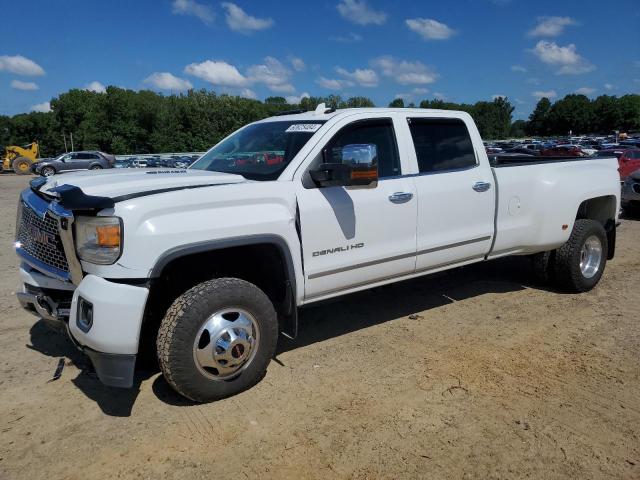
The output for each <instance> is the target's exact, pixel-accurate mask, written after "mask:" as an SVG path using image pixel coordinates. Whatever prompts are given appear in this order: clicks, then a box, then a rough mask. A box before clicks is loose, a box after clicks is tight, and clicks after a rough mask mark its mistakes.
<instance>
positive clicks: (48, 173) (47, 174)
mask: <svg viewBox="0 0 640 480" xmlns="http://www.w3.org/2000/svg"><path fill="white" fill-rule="evenodd" d="M40 173H41V174H42V175H43V176H45V177H50V176H51V175H55V174H56V171H55V169H54V168H53V167H44V168H43V169H42V170H40Z"/></svg>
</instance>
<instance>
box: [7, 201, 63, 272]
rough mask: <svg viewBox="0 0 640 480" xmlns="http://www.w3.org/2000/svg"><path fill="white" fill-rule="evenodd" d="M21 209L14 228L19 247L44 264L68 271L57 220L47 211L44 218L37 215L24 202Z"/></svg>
mask: <svg viewBox="0 0 640 480" xmlns="http://www.w3.org/2000/svg"><path fill="white" fill-rule="evenodd" d="M21 211H22V213H21V216H20V218H19V220H18V225H17V229H16V230H17V231H16V241H18V242H20V248H22V249H23V250H24V251H25V252H26V253H28V254H29V255H31V256H32V257H35V258H36V259H38V260H40V261H41V262H43V263H44V264H46V265H49V266H51V267H54V268H57V269H58V270H63V271H65V272H68V271H69V264H68V263H67V257H66V255H65V254H64V248H63V247H62V241H61V239H60V234H59V233H58V221H57V220H56V219H55V218H53V217H52V216H51V215H50V214H49V213H48V212H47V213H46V214H45V217H44V218H42V217H39V216H38V215H37V214H36V213H35V212H34V211H33V210H32V209H31V207H29V206H28V205H27V204H26V203H24V202H23V203H22V208H21Z"/></svg>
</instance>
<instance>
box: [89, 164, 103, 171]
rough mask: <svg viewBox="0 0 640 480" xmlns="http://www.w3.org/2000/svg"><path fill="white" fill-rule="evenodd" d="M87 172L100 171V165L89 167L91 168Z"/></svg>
mask: <svg viewBox="0 0 640 480" xmlns="http://www.w3.org/2000/svg"><path fill="white" fill-rule="evenodd" d="M89 170H102V167H101V166H100V165H91V167H89Z"/></svg>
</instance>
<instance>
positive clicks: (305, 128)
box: [285, 123, 322, 133]
mask: <svg viewBox="0 0 640 480" xmlns="http://www.w3.org/2000/svg"><path fill="white" fill-rule="evenodd" d="M321 126H322V124H321V123H294V124H293V125H291V126H290V127H289V128H287V129H286V130H285V132H287V133H292V132H304V133H307V132H316V131H317V130H318V129H319V128H320V127H321Z"/></svg>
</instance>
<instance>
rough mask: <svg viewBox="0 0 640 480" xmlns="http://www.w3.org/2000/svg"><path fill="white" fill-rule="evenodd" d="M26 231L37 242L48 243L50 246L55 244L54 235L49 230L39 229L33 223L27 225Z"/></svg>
mask: <svg viewBox="0 0 640 480" xmlns="http://www.w3.org/2000/svg"><path fill="white" fill-rule="evenodd" d="M27 233H28V234H29V235H30V236H31V237H33V239H34V240H35V241H36V242H38V243H41V244H43V245H48V246H51V247H55V246H56V237H55V235H52V234H51V233H49V232H45V231H43V230H40V229H39V228H38V227H35V226H33V225H29V226H28V227H27Z"/></svg>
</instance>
